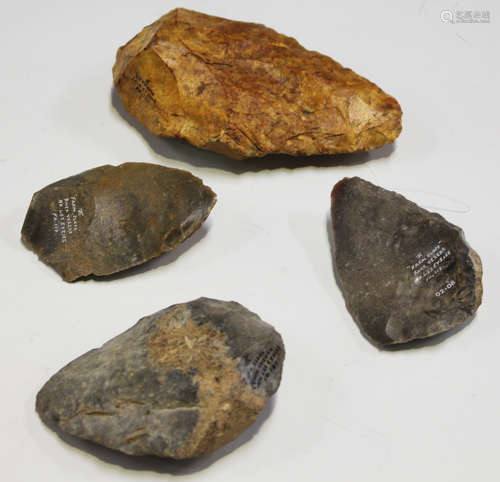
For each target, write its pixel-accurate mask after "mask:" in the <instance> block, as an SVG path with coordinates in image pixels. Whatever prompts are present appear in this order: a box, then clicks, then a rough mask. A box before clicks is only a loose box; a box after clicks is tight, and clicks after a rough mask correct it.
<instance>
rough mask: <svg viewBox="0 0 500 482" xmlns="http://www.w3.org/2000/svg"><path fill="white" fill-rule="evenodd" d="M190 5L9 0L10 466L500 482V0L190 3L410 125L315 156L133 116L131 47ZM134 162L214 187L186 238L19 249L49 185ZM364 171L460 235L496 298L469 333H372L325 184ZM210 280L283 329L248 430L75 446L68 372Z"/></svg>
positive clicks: (4, 280) (66, 472)
mask: <svg viewBox="0 0 500 482" xmlns="http://www.w3.org/2000/svg"><path fill="white" fill-rule="evenodd" d="M177 6H181V5H179V4H178V3H177V2H175V3H172V2H169V1H165V0H164V1H161V2H160V1H144V2H139V1H137V0H136V1H130V0H121V1H119V2H118V1H116V2H104V1H99V2H98V1H94V0H86V1H85V2H68V1H57V2H55V1H54V2H50V1H48V2H39V1H31V2H30V1H26V0H25V1H21V0H17V1H15V2H9V3H5V2H4V4H3V5H2V10H1V17H0V22H1V26H2V29H1V31H0V54H1V59H2V76H1V78H0V86H1V88H0V97H1V102H0V105H1V110H0V115H1V119H2V122H1V128H0V176H1V179H2V186H1V187H2V189H1V192H0V199H1V212H0V215H1V226H2V229H1V231H0V249H1V251H0V252H1V254H2V276H1V280H0V292H1V294H2V305H1V306H2V315H3V316H2V339H3V347H2V350H1V351H0V366H1V370H2V385H3V387H2V417H1V419H0V429H1V433H2V437H1V441H0V452H1V453H2V459H3V462H2V471H3V473H4V476H3V479H4V480H7V481H9V482H10V481H33V480H36V481H50V482H56V481H64V482H66V481H67V480H72V481H74V482H78V481H89V480H92V481H101V480H106V481H108V482H109V481H114V480H120V481H128V480H130V481H138V480H164V479H165V477H168V476H169V475H168V474H171V473H172V474H182V475H183V477H182V478H183V480H197V481H217V482H224V481H234V480H238V481H239V482H244V481H250V480H255V479H256V478H257V479H261V480H275V481H303V480H305V479H309V480H318V481H323V480H338V481H363V482H364V481H367V480H370V481H378V480H380V481H385V482H387V481H401V480H405V481H406V482H412V481H422V480H432V481H434V480H435V481H440V482H446V481H450V482H451V481H453V482H457V481H467V482H469V481H471V480H484V481H493V480H498V479H499V477H500V469H499V466H498V460H497V459H498V441H497V435H498V433H499V432H500V419H499V416H498V407H499V406H500V390H499V384H498V380H497V376H496V375H495V373H496V371H497V369H498V368H497V367H498V366H499V363H500V351H499V349H498V346H499V335H500V325H499V323H498V317H499V315H500V306H499V296H498V289H499V287H500V278H499V273H500V266H499V264H500V262H499V254H498V246H499V245H500V229H499V226H498V222H497V219H498V208H499V189H498V175H499V173H500V171H499V168H498V148H497V146H496V142H497V140H498V137H499V134H500V132H499V125H498V111H499V107H500V106H499V94H498V92H499V89H498V85H499V83H500V79H499V73H500V68H499V62H498V45H499V44H500V31H499V25H500V24H499V22H500V10H499V9H498V3H497V2H495V1H493V0H468V1H467V2H457V1H453V0H446V1H445V0H439V1H435V2H430V1H425V0H424V1H406V2H401V1H398V0H391V1H386V2H383V3H381V2H371V1H366V2H363V1H360V0H350V1H346V2H341V1H332V0H329V1H320V0H309V1H308V2H298V1H290V0H289V1H283V2H273V1H270V0H266V1H253V2H241V3H237V2H235V1H226V2H224V1H216V0H213V1H212V2H200V1H198V2H197V1H186V2H184V4H183V5H182V6H184V7H187V8H193V9H197V10H200V11H204V12H206V13H210V14H215V15H220V16H225V17H229V18H234V19H240V20H246V21H255V22H260V23H264V24H266V25H268V26H270V27H273V28H275V29H276V30H278V31H279V32H282V33H286V34H288V35H291V36H294V37H295V38H297V39H298V40H299V42H301V43H302V44H303V45H304V46H305V47H307V48H310V49H314V50H318V51H321V52H322V53H325V54H328V55H330V56H332V57H333V58H335V59H336V60H338V61H339V62H341V63H342V64H344V65H345V66H348V67H350V68H352V69H354V70H355V71H356V72H358V73H359V74H361V75H364V76H366V77H367V78H369V79H370V80H372V81H374V82H376V83H377V84H379V85H380V86H381V87H382V88H383V89H384V90H385V91H387V92H388V93H390V94H391V95H394V96H395V97H396V98H397V99H398V101H399V102H400V104H401V106H402V109H403V112H404V116H403V132H402V134H401V136H400V137H399V139H398V140H397V141H396V143H395V144H394V146H393V147H385V148H382V149H380V150H378V151H375V152H372V153H370V154H356V155H351V156H340V157H339V158H336V160H335V159H325V160H323V161H318V160H317V159H316V160H315V161H314V163H313V165H309V163H308V162H307V160H305V161H304V160H303V161H299V163H298V164H297V163H295V164H294V162H292V161H290V160H283V159H272V160H266V159H263V160H260V161H249V162H244V161H239V162H237V161H232V160H228V159H224V158H223V157H221V156H218V155H215V154H212V153H208V152H203V151H199V150H197V149H195V148H192V147H190V146H188V145H186V144H183V143H181V142H175V141H169V140H163V139H158V138H155V137H154V136H152V135H150V134H148V133H147V132H146V131H145V130H144V129H143V128H140V127H139V128H138V126H137V124H136V123H135V121H133V120H132V119H131V118H130V117H129V116H128V115H127V114H125V113H124V111H123V108H122V107H121V104H120V101H119V99H118V98H117V96H116V94H113V91H112V77H111V68H112V65H113V62H114V57H115V53H116V49H117V48H118V47H119V46H120V45H122V44H123V43H125V42H126V41H127V40H129V39H130V38H131V37H132V36H133V35H135V34H136V33H137V32H138V31H139V30H140V29H141V28H142V27H143V26H144V25H147V24H149V23H151V22H153V21H154V20H155V19H157V18H158V17H159V16H160V15H161V14H163V13H166V12H167V11H169V10H170V9H172V8H174V7H177ZM442 10H451V11H455V10H488V11H489V12H490V15H491V22H490V23H487V24H459V23H454V24H452V23H444V22H443V21H442V20H441V11H442ZM126 161H146V162H156V163H160V164H162V165H166V166H172V167H178V168H183V169H188V170H190V171H191V172H192V173H193V174H195V175H196V176H199V177H201V178H202V179H203V180H204V181H205V183H206V184H208V185H209V186H211V187H212V188H213V189H214V190H215V191H216V192H217V194H218V196H219V201H218V203H217V205H216V206H215V208H214V210H213V211H212V214H211V216H210V217H209V220H208V221H207V223H206V224H205V225H204V227H203V228H202V229H201V230H200V231H199V232H198V233H197V234H196V235H195V236H194V237H193V238H192V239H191V240H189V241H188V242H187V243H185V245H183V246H182V247H180V248H179V249H177V250H176V251H174V252H171V253H169V254H167V255H165V256H162V257H161V258H159V259H158V260H156V261H154V262H152V263H149V264H148V265H146V266H143V267H140V268H136V269H134V270H132V271H130V272H127V273H125V274H121V275H117V276H115V277H113V278H112V279H111V280H106V281H96V280H88V281H80V282H76V283H73V284H68V283H65V282H63V281H62V280H61V279H60V277H59V276H58V275H57V274H56V273H55V272H54V271H53V270H52V269H50V268H49V267H47V266H46V265H44V264H43V263H41V262H39V261H38V260H37V259H36V256H35V255H34V254H33V253H32V252H30V251H28V250H27V249H26V248H25V247H24V246H23V245H22V244H21V242H20V230H21V226H22V222H23V219H24V215H25V213H26V210H27V208H28V205H29V202H30V199H31V196H32V194H33V192H35V191H37V190H38V189H40V188H42V187H43V186H45V185H47V184H48V183H50V182H53V181H56V180H59V179H62V178H64V177H67V176H69V175H72V174H75V173H78V172H80V171H83V170H85V169H89V168H92V167H96V166H99V165H101V164H105V163H111V164H120V163H122V162H126ZM336 164H338V165H336ZM294 166H296V167H295V168H294ZM353 175H359V176H361V177H363V178H365V179H367V180H369V181H372V182H374V183H376V184H379V185H381V186H383V187H386V188H391V189H396V190H398V191H399V192H401V193H402V194H404V195H405V196H407V197H408V198H410V199H412V200H413V201H416V202H417V203H419V204H420V205H422V206H423V207H425V208H428V209H431V210H435V211H437V212H439V213H441V214H442V215H444V216H445V217H446V218H447V219H448V220H449V221H451V222H453V223H456V224H458V225H459V226H461V227H462V228H463V229H464V231H465V234H466V238H467V240H468V241H469V243H470V244H471V246H472V247H473V248H474V249H476V251H477V252H478V253H479V254H480V256H481V258H482V260H483V264H484V279H483V281H484V291H485V295H484V301H483V305H482V306H481V307H480V309H479V311H478V313H477V315H476V317H475V318H474V319H473V321H472V322H471V323H469V324H468V325H467V326H465V328H463V329H462V330H459V331H458V332H457V333H456V334H454V335H453V336H451V337H442V338H440V339H438V340H437V341H439V342H440V343H436V342H435V341H433V342H431V343H423V344H422V346H420V347H418V348H414V349H410V350H406V351H379V350H378V349H376V348H375V347H373V346H372V345H371V344H369V343H368V342H367V341H366V340H365V339H364V338H363V337H362V336H361V334H360V333H359V331H358V328H357V327H356V325H355V324H354V322H353V321H352V319H351V317H350V316H349V314H348V313H347V311H346V308H345V306H344V301H343V298H342V295H341V293H340V291H339V289H338V287H337V285H336V282H335V279H334V275H333V270H332V258H331V252H330V240H329V225H328V212H329V199H330V190H331V188H332V186H333V185H334V184H335V182H337V181H338V180H339V179H341V178H342V177H344V176H353ZM202 295H203V296H209V297H214V298H220V299H224V300H237V301H239V302H241V303H242V304H244V305H245V306H247V307H248V308H249V309H251V310H252V311H255V312H257V313H258V314H259V315H260V316H261V317H262V318H263V319H264V320H266V321H268V322H270V323H272V324H273V325H274V326H275V327H276V328H277V329H278V330H279V331H280V332H281V333H282V335H283V338H284V340H285V344H286V349H287V359H286V361H285V367H284V374H283V380H282V385H281V388H280V390H279V392H278V394H277V396H275V397H274V398H273V400H272V401H271V402H270V404H269V405H268V407H267V408H266V410H265V411H264V413H263V414H262V416H261V417H260V419H259V421H258V422H257V424H255V425H254V426H253V427H252V428H251V429H250V430H249V431H248V432H247V433H246V434H244V435H243V436H242V437H240V438H239V439H238V440H237V441H235V442H234V443H233V444H231V445H229V446H228V447H226V448H223V449H222V450H220V451H219V452H217V453H215V454H214V455H212V456H208V457H204V458H201V459H198V460H195V461H190V462H183V463H173V462H171V461H164V460H160V459H151V458H145V459H140V458H139V459H134V458H130V457H126V456H123V455H120V454H117V453H114V452H112V451H108V450H106V449H102V448H99V447H96V446H94V445H92V444H87V443H85V442H78V441H75V439H70V438H67V439H66V440H62V439H61V437H59V436H58V435H57V434H56V433H54V432H53V431H51V430H49V429H48V428H47V427H45V426H44V425H43V424H42V423H41V422H40V420H39V418H38V416H37V415H36V413H35V411H34V401H35V396H36V393H37V391H38V390H39V389H40V387H41V386H42V384H43V383H44V382H45V381H46V379H47V378H48V377H49V376H50V375H52V374H53V373H54V372H55V371H57V370H58V369H60V368H61V367H62V366H63V365H64V364H66V363H67V362H69V361H70V360H72V359H73V358H75V357H76V356H78V355H80V354H82V353H83V352H85V351H87V350H89V349H91V348H93V347H96V346H99V345H101V344H102V343H103V342H105V341H106V340H108V339H109V338H110V337H112V336H114V335H116V334H118V333H120V332H122V331H123V330H125V329H126V328H128V327H129V326H131V325H132V324H133V323H135V321H137V320H138V319H139V318H140V317H141V316H144V315H148V314H150V313H153V312H155V311H157V310H159V309H161V308H164V307H166V306H169V305H171V304H173V303H177V302H181V301H187V300H191V299H194V298H196V297H198V296H202ZM68 442H69V443H68Z"/></svg>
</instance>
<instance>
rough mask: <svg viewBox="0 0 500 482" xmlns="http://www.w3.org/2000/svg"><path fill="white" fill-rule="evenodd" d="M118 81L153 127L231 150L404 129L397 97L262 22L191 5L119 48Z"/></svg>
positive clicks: (360, 140) (356, 139)
mask: <svg viewBox="0 0 500 482" xmlns="http://www.w3.org/2000/svg"><path fill="white" fill-rule="evenodd" d="M113 78H114V83H115V86H116V88H117V90H118V92H119V94H120V97H121V99H122V101H123V104H124V106H125V108H126V109H127V111H128V112H130V114H132V115H133V116H134V117H136V118H137V119H138V120H139V121H140V122H141V123H142V124H144V125H145V126H146V127H147V128H148V129H149V130H150V131H151V132H153V133H154V134H157V135H160V136H166V137H177V138H181V139H185V140H186V141H188V142H190V143H191V144H193V145H195V146H197V147H201V148H204V149H208V150H211V151H215V152H219V153H222V154H225V155H227V156H229V157H232V158H239V159H242V158H247V157H261V156H265V155H266V154H271V153H284V154H291V155H295V156H299V155H313V154H336V153H342V152H356V151H365V150H370V149H375V148H378V147H380V146H383V145H384V144H387V143H390V142H393V141H394V140H395V139H396V137H397V136H398V135H399V133H400V131H401V109H400V106H399V104H398V102H397V101H396V100H395V99H394V98H393V97H391V96H390V95H388V94H386V93H385V92H383V91H382V90H381V89H380V88H379V87H377V86H376V85H375V84H373V83H372V82H370V81H368V80H367V79H365V78H364V77H361V76H360V75H358V74H356V73H355V72H353V71H352V70H350V69H347V68H344V67H342V65H340V64H339V63H338V62H335V61H334V60H332V59H331V58H329V57H327V56H325V55H322V54H319V53H318V52H313V51H309V50H306V49H305V48H304V47H302V46H301V45H300V44H299V43H298V42H297V41H296V40H294V39H293V38H291V37H286V36H284V35H281V34H279V33H277V32H275V31H274V30H272V29H270V28H267V27H265V26H263V25H259V24H253V23H246V22H236V21H232V20H227V19H224V18H219V17H213V16H210V15H205V14H202V13H198V12H194V11H191V10H185V9H176V10H172V11H171V12H169V13H168V14H166V15H164V16H162V17H161V18H160V19H159V20H157V21H156V22H154V23H153V24H152V25H149V26H148V27H146V28H144V29H143V30H142V32H140V33H139V34H138V35H136V36H135V37H134V38H133V39H132V40H130V41H129V42H128V43H127V44H125V45H124V46H123V47H120V49H119V50H118V53H117V58H116V63H115V65H114V67H113Z"/></svg>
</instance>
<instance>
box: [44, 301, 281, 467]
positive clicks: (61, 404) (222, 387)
mask: <svg viewBox="0 0 500 482" xmlns="http://www.w3.org/2000/svg"><path fill="white" fill-rule="evenodd" d="M284 356H285V350H284V346H283V341H282V339H281V336H280V335H279V333H277V332H276V331H275V330H274V328H273V327H272V326H271V325H269V324H267V323H265V322H263V321H262V320H261V319H260V318H259V317H258V316H257V315H256V314H255V313H252V312H250V311H248V310H247V309H246V308H244V307H243V306H242V305H240V304H239V303H236V302H225V301H219V300H213V299H208V298H199V299H197V300H194V301H191V302H189V303H183V304H178V305H173V306H171V307H169V308H166V309H164V310H161V311H159V312H157V313H155V314H153V315H151V316H148V317H145V318H142V319H141V320H139V322H138V323H137V324H136V325H135V326H133V327H132V328H130V329H129V330H127V331H125V332H124V333H122V334H121V335H119V336H117V337H116V338H113V339H112V340H110V341H108V342H107V343H105V344H104V345H103V346H102V347H101V348H99V349H94V350H91V351H89V352H87V353H86V354H84V355H82V356H80V357H79V358H77V359H76V360H74V361H72V362H71V363H69V364H68V365H67V366H65V367H64V368H63V369H62V370H60V371H59V372H58V373H56V374H55V375H54V376H53V377H52V378H51V379H50V380H49V381H48V382H47V383H46V384H45V385H44V387H43V388H42V389H41V390H40V392H39V393H38V396H37V401H36V409H37V411H38V413H39V415H40V417H41V418H42V419H43V420H44V421H45V422H46V423H48V424H49V425H52V424H56V425H57V426H59V427H60V428H61V429H62V430H63V431H64V432H67V433H69V434H72V435H76V436H77V437H81V438H84V439H87V440H91V441H93V442H96V443H98V444H101V445H104V446H106V447H109V448H112V449H116V450H120V451H121V452H124V453H127V454H131V455H146V454H150V455H157V456H162V457H172V458H176V459H183V458H189V457H194V456H198V455H203V454H207V453H209V452H212V451H214V450H216V449H217V448H219V447H220V446H222V445H223V444H225V443H227V442H230V441H231V440H233V439H234V438H236V437H237V436H238V435H239V434H240V433H241V432H242V431H243V430H245V429H246V428H247V427H248V426H249V425H250V424H251V423H252V422H254V421H255V419H256V418H257V415H258V413H259V412H260V411H261V410H262V408H263V407H264V406H265V404H266V402H267V400H268V399H269V397H270V396H271V395H272V394H273V393H274V392H276V390H277V389H278V386H279V384H280V381H281V371H282V365H283V360H284Z"/></svg>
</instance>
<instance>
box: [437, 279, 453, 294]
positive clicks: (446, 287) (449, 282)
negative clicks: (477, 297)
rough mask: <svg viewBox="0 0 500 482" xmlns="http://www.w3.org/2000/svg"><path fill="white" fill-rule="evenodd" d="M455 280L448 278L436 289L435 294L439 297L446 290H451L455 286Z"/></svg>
mask: <svg viewBox="0 0 500 482" xmlns="http://www.w3.org/2000/svg"><path fill="white" fill-rule="evenodd" d="M455 284H456V283H455V280H448V281H447V282H446V284H445V285H444V286H443V287H442V288H441V289H440V290H437V291H436V293H435V295H436V296H437V297H438V298H439V297H440V296H443V295H444V294H445V293H446V292H447V291H449V290H451V288H453V287H454V286H455Z"/></svg>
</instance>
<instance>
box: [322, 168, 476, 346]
mask: <svg viewBox="0 0 500 482" xmlns="http://www.w3.org/2000/svg"><path fill="white" fill-rule="evenodd" d="M331 214H332V227H333V234H334V244H335V252H334V262H335V267H336V271H337V276H338V280H339V284H340V288H341V290H342V293H343V295H344V299H345V302H346V306H347V309H348V310H349V312H350V313H351V315H352V317H353V318H354V320H355V321H356V322H357V323H358V325H359V328H360V330H361V331H362V332H363V334H364V335H365V336H366V337H367V338H368V339H370V340H371V341H372V342H374V343H375V344H377V345H391V344H397V343H406V342H409V341H411V340H414V339H419V338H427V337H430V336H433V335H436V334H438V333H443V332H446V331H448V330H450V329H452V328H455V327H457V326H459V325H460V324H462V323H463V322H464V321H466V320H467V319H468V318H470V317H471V316H472V315H473V314H474V313H475V312H476V310H477V308H478V307H479V305H480V304H481V298H482V283H481V278H482V267H481V260H480V258H479V256H478V255H477V253H476V252H475V251H474V250H473V249H471V248H470V247H469V246H468V245H467V244H466V242H465V241H464V238H463V233H462V230H461V229H460V228H459V227H457V226H455V225H453V224H451V223H449V222H448V221H446V220H445V219H444V218H443V217H442V216H440V215H439V214H436V213H431V212H429V211H426V210H425V209H422V208H420V207H419V206H417V205H416V204H415V203H413V202H411V201H408V200H407V199H405V198H404V197H403V196H401V195H399V194H397V193H395V192H392V191H387V190H385V189H382V188H381V187H378V186H375V185H373V184H371V183H369V182H367V181H364V180H363V179H360V178H359V177H353V178H345V179H343V180H341V181H340V182H338V183H337V184H336V185H335V187H334V188H333V191H332V195H331Z"/></svg>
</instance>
